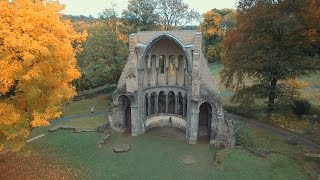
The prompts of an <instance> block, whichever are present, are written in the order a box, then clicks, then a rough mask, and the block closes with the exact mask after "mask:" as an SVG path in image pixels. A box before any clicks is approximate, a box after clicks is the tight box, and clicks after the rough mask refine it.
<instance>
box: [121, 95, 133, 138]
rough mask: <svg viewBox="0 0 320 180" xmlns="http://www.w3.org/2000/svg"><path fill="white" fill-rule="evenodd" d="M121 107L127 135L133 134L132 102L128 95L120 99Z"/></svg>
mask: <svg viewBox="0 0 320 180" xmlns="http://www.w3.org/2000/svg"><path fill="white" fill-rule="evenodd" d="M118 100H119V102H120V105H121V112H119V113H121V114H122V117H123V129H124V131H125V132H126V133H129V134H131V101H130V99H129V98H128V97H127V96H126V95H121V96H119V98H118Z"/></svg>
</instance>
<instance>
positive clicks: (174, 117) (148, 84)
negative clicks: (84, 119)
mask: <svg viewBox="0 0 320 180" xmlns="http://www.w3.org/2000/svg"><path fill="white" fill-rule="evenodd" d="M109 122H110V124H111V127H112V128H113V129H114V130H116V131H120V132H129V133H130V134H131V135H133V136H138V135H141V134H143V133H145V132H146V131H148V130H151V129H152V128H154V127H172V128H178V129H181V130H182V131H184V132H185V135H186V141H187V142H189V143H190V144H195V143H197V141H198V140H199V139H200V138H202V137H206V139H207V142H209V143H211V144H215V145H217V146H224V147H229V148H230V147H233V146H234V133H233V123H232V121H231V120H230V119H229V118H227V116H226V114H225V112H224V110H223V108H222V102H221V98H220V96H219V91H218V89H217V86H216V84H215V83H214V79H213V76H212V75H211V74H210V73H209V70H208V66H207V62H206V60H205V58H204V55H203V52H202V35H201V33H199V32H195V31H150V32H138V33H136V34H131V35H130V36H129V56H128V60H127V63H126V65H125V68H124V69H123V71H122V74H121V77H120V79H119V82H118V84H117V89H116V90H115V92H114V94H113V107H112V112H111V113H110V116H109Z"/></svg>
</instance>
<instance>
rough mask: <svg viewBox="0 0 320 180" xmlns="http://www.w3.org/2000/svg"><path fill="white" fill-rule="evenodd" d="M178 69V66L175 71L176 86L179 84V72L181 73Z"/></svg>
mask: <svg viewBox="0 0 320 180" xmlns="http://www.w3.org/2000/svg"><path fill="white" fill-rule="evenodd" d="M178 70H179V68H176V71H175V73H176V86H178V77H179V76H178V74H179V73H178V72H179V71H178Z"/></svg>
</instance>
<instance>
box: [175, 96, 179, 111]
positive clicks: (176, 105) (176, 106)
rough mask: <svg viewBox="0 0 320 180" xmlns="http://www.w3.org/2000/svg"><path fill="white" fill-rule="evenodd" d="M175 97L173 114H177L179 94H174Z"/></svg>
mask: <svg viewBox="0 0 320 180" xmlns="http://www.w3.org/2000/svg"><path fill="white" fill-rule="evenodd" d="M174 97H175V101H174V102H175V106H174V113H175V114H179V107H178V105H179V102H178V100H179V96H177V95H176V96H174Z"/></svg>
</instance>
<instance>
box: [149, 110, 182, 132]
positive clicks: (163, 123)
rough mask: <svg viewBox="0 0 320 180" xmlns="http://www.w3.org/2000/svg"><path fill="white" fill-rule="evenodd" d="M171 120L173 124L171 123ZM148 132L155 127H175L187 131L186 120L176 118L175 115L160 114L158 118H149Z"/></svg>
mask: <svg viewBox="0 0 320 180" xmlns="http://www.w3.org/2000/svg"><path fill="white" fill-rule="evenodd" d="M170 118H171V122H170ZM145 125H146V130H149V129H152V128H155V127H175V128H178V129H181V130H184V131H185V130H186V127H187V122H186V120H185V119H183V118H181V117H178V116H175V115H166V114H159V115H157V116H152V117H149V118H148V119H147V120H146V122H145Z"/></svg>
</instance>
